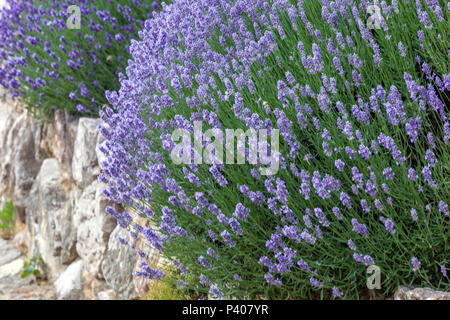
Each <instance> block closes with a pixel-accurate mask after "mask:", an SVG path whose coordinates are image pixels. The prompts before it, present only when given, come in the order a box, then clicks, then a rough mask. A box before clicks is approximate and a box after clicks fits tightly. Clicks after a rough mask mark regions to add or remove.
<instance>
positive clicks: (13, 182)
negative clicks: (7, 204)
mask: <svg viewBox="0 0 450 320" xmlns="http://www.w3.org/2000/svg"><path fill="white" fill-rule="evenodd" d="M40 129H41V125H40V124H39V122H37V121H36V120H33V119H31V118H30V117H28V115H27V113H26V112H24V111H23V110H18V108H17V107H16V105H15V104H14V103H13V102H12V101H9V100H3V99H1V100H0V150H1V152H0V194H1V195H2V196H5V197H8V198H9V199H11V200H13V201H14V204H15V206H16V212H17V214H18V216H19V217H20V218H21V220H22V221H23V220H24V215H23V213H24V208H25V206H26V200H25V199H26V197H27V196H28V194H29V192H30V189H31V187H32V185H33V181H34V179H35V178H36V176H37V174H38V172H39V168H40V161H39V160H38V159H37V158H36V150H37V149H39V145H36V141H35V137H36V135H37V134H38V132H39V131H40Z"/></svg>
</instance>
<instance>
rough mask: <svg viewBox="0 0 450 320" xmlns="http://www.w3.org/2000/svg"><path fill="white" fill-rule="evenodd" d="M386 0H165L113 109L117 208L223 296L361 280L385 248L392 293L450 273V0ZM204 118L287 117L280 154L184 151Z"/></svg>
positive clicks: (153, 273) (218, 123)
mask: <svg viewBox="0 0 450 320" xmlns="http://www.w3.org/2000/svg"><path fill="white" fill-rule="evenodd" d="M370 5H373V3H369V1H364V0H363V1H355V0H347V1H335V2H332V1H328V0H321V1H304V0H299V1H289V0H273V1H271V0H234V1H224V0H213V1H211V0H209V1H207V0H198V1H190V0H176V1H174V2H173V4H171V5H166V4H163V5H162V7H163V9H162V11H161V12H160V13H156V14H155V15H154V16H153V18H151V19H149V20H147V21H146V22H145V23H144V27H143V30H142V31H140V32H139V36H140V40H133V41H132V42H131V45H130V52H131V55H132V60H130V61H129V65H128V67H127V69H126V71H127V77H126V78H121V88H120V90H118V91H115V92H107V98H108V101H109V102H110V104H111V105H112V106H113V108H107V109H106V110H105V111H104V112H103V111H102V112H101V118H102V119H103V120H104V125H103V127H102V128H101V131H102V134H103V135H104V137H105V139H106V142H105V144H104V145H103V146H102V147H101V149H102V151H103V152H104V153H105V155H106V156H107V160H106V161H104V163H103V170H104V173H103V174H102V175H100V177H99V179H100V180H101V181H103V182H104V183H105V184H106V185H107V188H106V189H105V195H106V196H108V197H109V198H110V199H112V200H114V201H116V202H118V203H122V204H124V205H125V206H127V208H128V209H127V210H125V211H124V212H118V211H116V210H114V209H113V208H108V209H107V212H108V213H109V214H111V215H113V216H114V217H115V218H116V219H117V221H118V223H119V225H120V226H121V227H123V228H127V229H128V230H129V231H130V232H131V234H132V235H133V237H134V238H135V239H136V240H140V241H144V242H146V243H148V245H149V246H152V247H154V248H156V249H158V250H160V251H161V252H163V253H164V255H166V256H167V257H168V258H169V259H171V260H172V261H173V264H174V265H175V266H177V267H179V269H180V272H181V274H185V275H189V277H196V278H197V279H198V281H199V289H198V290H204V291H209V292H210V293H211V294H213V295H215V296H217V297H219V298H220V297H223V296H224V295H226V296H235V297H239V298H244V297H249V298H258V297H261V296H265V297H268V298H282V299H298V298H323V299H325V298H333V297H334V298H338V297H343V298H358V297H361V296H362V295H365V294H366V292H367V288H366V279H367V275H366V269H367V267H368V266H370V265H373V264H375V265H377V266H378V267H379V268H380V270H381V280H382V283H381V290H380V292H381V293H384V294H386V295H390V294H392V293H393V292H394V290H395V289H396V287H397V286H398V285H400V284H404V285H418V286H429V287H433V288H437V289H442V290H449V289H450V286H449V279H448V277H447V273H446V268H447V267H448V264H449V261H450V256H449V243H448V238H449V217H448V205H447V203H448V194H449V183H448V178H446V177H448V176H449V155H448V154H449V153H448V142H449V138H450V124H449V120H448V112H449V109H448V108H449V90H450V74H449V65H448V59H449V57H450V50H449V49H450V46H449V42H448V39H449V33H448V32H449V30H450V29H449V25H448V23H449V22H448V21H449V20H448V18H449V11H450V4H449V3H444V1H436V0H427V1H421V0H417V1H397V0H393V1H381V2H378V1H375V5H377V6H379V9H380V12H381V15H380V16H377V17H376V18H377V19H379V21H378V24H379V28H378V29H377V28H375V29H370V28H369V27H368V24H367V21H368V20H373V18H374V17H373V16H371V12H372V11H371V10H369V9H368V8H369V6H370ZM195 121H201V122H202V124H203V126H204V128H217V129H221V128H233V129H234V128H241V129H243V130H244V131H245V130H247V129H249V128H253V129H263V128H266V129H270V128H277V129H279V130H280V136H281V137H280V170H279V171H278V172H277V173H276V174H275V175H272V176H264V175H261V164H254V165H253V164H250V163H246V164H242V165H226V164H217V163H216V164H210V165H208V164H197V165H196V164H190V165H177V164H175V163H174V162H173V161H172V160H171V157H170V152H171V151H172V150H173V148H174V145H175V143H174V141H173V139H172V137H171V133H172V132H173V131H174V130H175V129H186V130H188V131H190V132H193V124H194V122H195ZM246 154H247V155H249V151H248V150H246ZM193 155H194V153H192V154H191V156H193ZM137 216H140V217H143V218H146V219H148V220H149V221H156V223H157V226H156V228H152V227H150V225H151V224H148V223H144V224H143V223H139V222H138V221H139V220H138V219H136V217H137ZM129 245H132V244H129ZM139 255H140V257H141V258H142V261H141V265H142V270H141V271H139V272H137V274H136V276H142V277H146V278H153V279H158V280H161V279H164V272H162V271H161V270H156V269H153V268H151V267H150V266H149V265H148V264H147V262H146V261H145V258H146V252H145V251H139ZM186 285H188V284H186Z"/></svg>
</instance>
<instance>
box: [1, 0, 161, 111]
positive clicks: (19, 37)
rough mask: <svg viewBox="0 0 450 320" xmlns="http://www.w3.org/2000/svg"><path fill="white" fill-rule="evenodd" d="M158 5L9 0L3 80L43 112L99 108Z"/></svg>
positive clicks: (129, 0)
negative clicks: (131, 45) (139, 31)
mask: <svg viewBox="0 0 450 320" xmlns="http://www.w3.org/2000/svg"><path fill="white" fill-rule="evenodd" d="M72 6H75V7H72ZM77 8H78V10H79V12H77ZM154 9H159V1H153V0H152V1H150V0H123V1H120V2H116V1H112V0H108V1H103V0H74V1H70V0H67V1H66V0H64V1H47V0H19V1H17V0H8V6H6V7H5V8H3V9H2V10H1V13H0V62H1V63H0V85H2V86H3V87H5V88H7V89H8V90H9V91H10V93H11V94H12V96H13V97H17V96H21V97H22V98H23V100H24V102H25V103H26V104H27V107H28V109H29V111H30V113H31V114H32V115H34V116H35V117H38V118H44V119H46V118H48V117H49V116H51V114H52V113H53V111H54V110H56V109H64V110H67V111H69V112H72V113H82V114H85V115H88V116H89V115H90V116H95V115H98V109H99V107H101V106H102V105H104V104H105V103H107V100H106V98H105V94H104V93H105V90H117V89H118V88H119V87H120V84H119V78H120V77H121V76H120V72H123V71H124V68H125V67H126V64H127V60H128V59H129V57H130V54H129V52H128V46H129V43H130V40H131V39H132V38H134V37H136V36H137V31H138V30H139V29H141V27H142V24H143V21H144V20H146V19H147V18H150V17H151V16H152V11H153V10H154ZM78 13H79V15H77V14H78ZM78 23H79V25H77V24H78Z"/></svg>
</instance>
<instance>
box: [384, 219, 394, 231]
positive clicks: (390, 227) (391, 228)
mask: <svg viewBox="0 0 450 320" xmlns="http://www.w3.org/2000/svg"><path fill="white" fill-rule="evenodd" d="M384 227H385V228H386V230H387V231H389V232H390V233H392V234H395V233H396V232H397V231H396V230H395V227H394V222H392V220H390V219H386V220H385V221H384Z"/></svg>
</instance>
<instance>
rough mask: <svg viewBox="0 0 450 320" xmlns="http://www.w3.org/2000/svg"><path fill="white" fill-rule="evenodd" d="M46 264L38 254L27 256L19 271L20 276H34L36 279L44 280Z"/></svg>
mask: <svg viewBox="0 0 450 320" xmlns="http://www.w3.org/2000/svg"><path fill="white" fill-rule="evenodd" d="M46 272H47V266H46V265H45V262H44V260H43V259H42V257H41V256H40V255H34V256H32V257H28V258H27V259H26V261H25V262H24V264H23V269H22V273H21V275H20V276H21V277H22V278H26V277H29V276H31V275H33V276H35V277H36V278H37V279H41V280H44V279H45V278H46Z"/></svg>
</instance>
